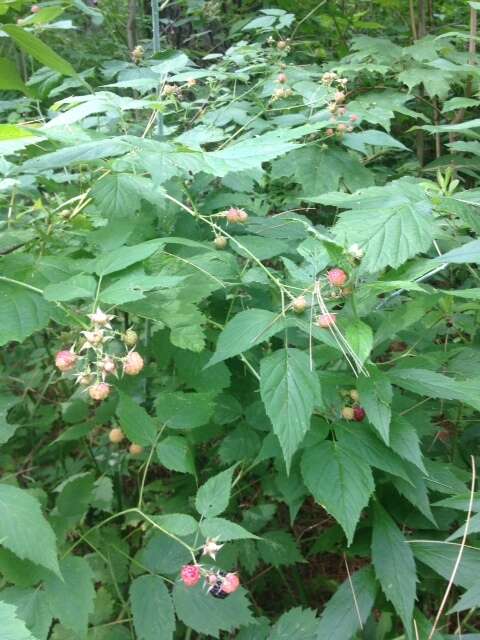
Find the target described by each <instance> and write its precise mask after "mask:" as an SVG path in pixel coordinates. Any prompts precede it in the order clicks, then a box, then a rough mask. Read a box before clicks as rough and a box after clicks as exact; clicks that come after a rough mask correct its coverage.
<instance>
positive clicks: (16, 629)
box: [0, 602, 35, 640]
mask: <svg viewBox="0 0 480 640" xmlns="http://www.w3.org/2000/svg"><path fill="white" fill-rule="evenodd" d="M0 628H1V630H2V640H35V638H34V637H33V636H32V634H31V633H30V631H29V630H28V629H27V627H26V626H25V623H24V622H23V620H20V619H19V618H18V615H17V609H16V607H14V606H13V605H11V604H6V603H5V602H0Z"/></svg>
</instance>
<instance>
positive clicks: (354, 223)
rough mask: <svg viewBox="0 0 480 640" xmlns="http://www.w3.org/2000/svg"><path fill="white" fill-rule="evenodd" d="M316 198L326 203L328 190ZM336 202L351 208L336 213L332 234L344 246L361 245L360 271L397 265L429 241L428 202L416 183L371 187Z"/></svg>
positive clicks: (424, 246)
mask: <svg viewBox="0 0 480 640" xmlns="http://www.w3.org/2000/svg"><path fill="white" fill-rule="evenodd" d="M382 192H383V197H382ZM355 198H356V199H355ZM316 201H322V202H323V203H325V204H330V202H329V200H328V194H327V195H326V196H324V197H320V198H317V199H316ZM339 204H340V206H343V207H349V206H350V207H351V208H352V210H351V211H349V212H345V213H341V214H340V216H339V221H338V222H337V224H336V225H335V227H334V233H335V238H336V239H337V240H338V241H340V242H342V243H343V244H344V245H345V246H350V245H352V244H354V243H356V244H358V245H360V247H362V249H363V250H364V252H365V255H364V257H363V258H362V261H361V265H360V270H361V271H362V272H364V273H365V272H368V273H375V272H378V271H381V270H382V269H384V268H385V267H387V266H391V267H399V266H400V265H401V264H403V263H404V262H406V261H407V260H408V259H409V258H411V257H413V256H415V255H416V254H418V253H421V252H423V251H427V250H428V249H429V247H430V245H431V244H432V240H433V234H434V229H435V226H434V223H433V221H432V216H431V213H430V210H431V205H430V203H429V202H428V200H427V199H426V197H425V195H424V193H423V192H422V191H420V190H419V189H418V187H416V186H415V187H413V186H412V185H408V186H407V185H406V184H405V185H404V186H403V189H402V190H400V182H399V183H394V184H392V185H389V186H387V187H383V188H379V187H373V188H372V189H366V190H365V191H364V192H363V193H362V192H360V194H359V195H358V196H357V195H356V194H354V195H353V196H352V197H351V199H350V200H345V201H344V204H342V203H341V202H339ZM379 204H380V206H378V205H379Z"/></svg>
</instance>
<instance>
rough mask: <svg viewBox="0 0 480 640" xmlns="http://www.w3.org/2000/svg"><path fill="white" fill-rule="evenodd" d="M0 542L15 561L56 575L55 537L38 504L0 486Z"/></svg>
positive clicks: (16, 490)
mask: <svg viewBox="0 0 480 640" xmlns="http://www.w3.org/2000/svg"><path fill="white" fill-rule="evenodd" d="M0 541H1V544H2V545H3V546H4V547H6V548H7V549H10V551H13V553H15V554H16V555H17V556H18V557H19V558H25V559H27V560H31V561H32V562H34V563H36V564H39V565H41V566H42V567H46V568H47V569H50V570H51V571H53V572H54V573H56V574H59V571H60V569H59V566H58V560H57V548H56V540H55V534H54V533H53V530H52V528H51V526H50V525H49V523H48V522H47V521H46V520H45V518H44V516H43V514H42V511H41V508H40V503H39V502H38V500H37V499H36V498H34V497H33V496H31V495H30V494H29V493H27V492H26V491H23V490H22V489H18V488H17V487H14V486H13V485H7V484H0Z"/></svg>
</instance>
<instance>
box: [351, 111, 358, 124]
mask: <svg viewBox="0 0 480 640" xmlns="http://www.w3.org/2000/svg"><path fill="white" fill-rule="evenodd" d="M357 120H358V116H357V115H356V114H355V113H352V115H351V116H350V122H356V121H357Z"/></svg>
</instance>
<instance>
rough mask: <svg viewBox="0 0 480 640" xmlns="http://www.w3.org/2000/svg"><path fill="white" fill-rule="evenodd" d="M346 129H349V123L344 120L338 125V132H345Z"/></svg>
mask: <svg viewBox="0 0 480 640" xmlns="http://www.w3.org/2000/svg"><path fill="white" fill-rule="evenodd" d="M346 130H347V125H346V124H344V123H343V122H340V124H338V125H337V131H338V133H345V131H346Z"/></svg>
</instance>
